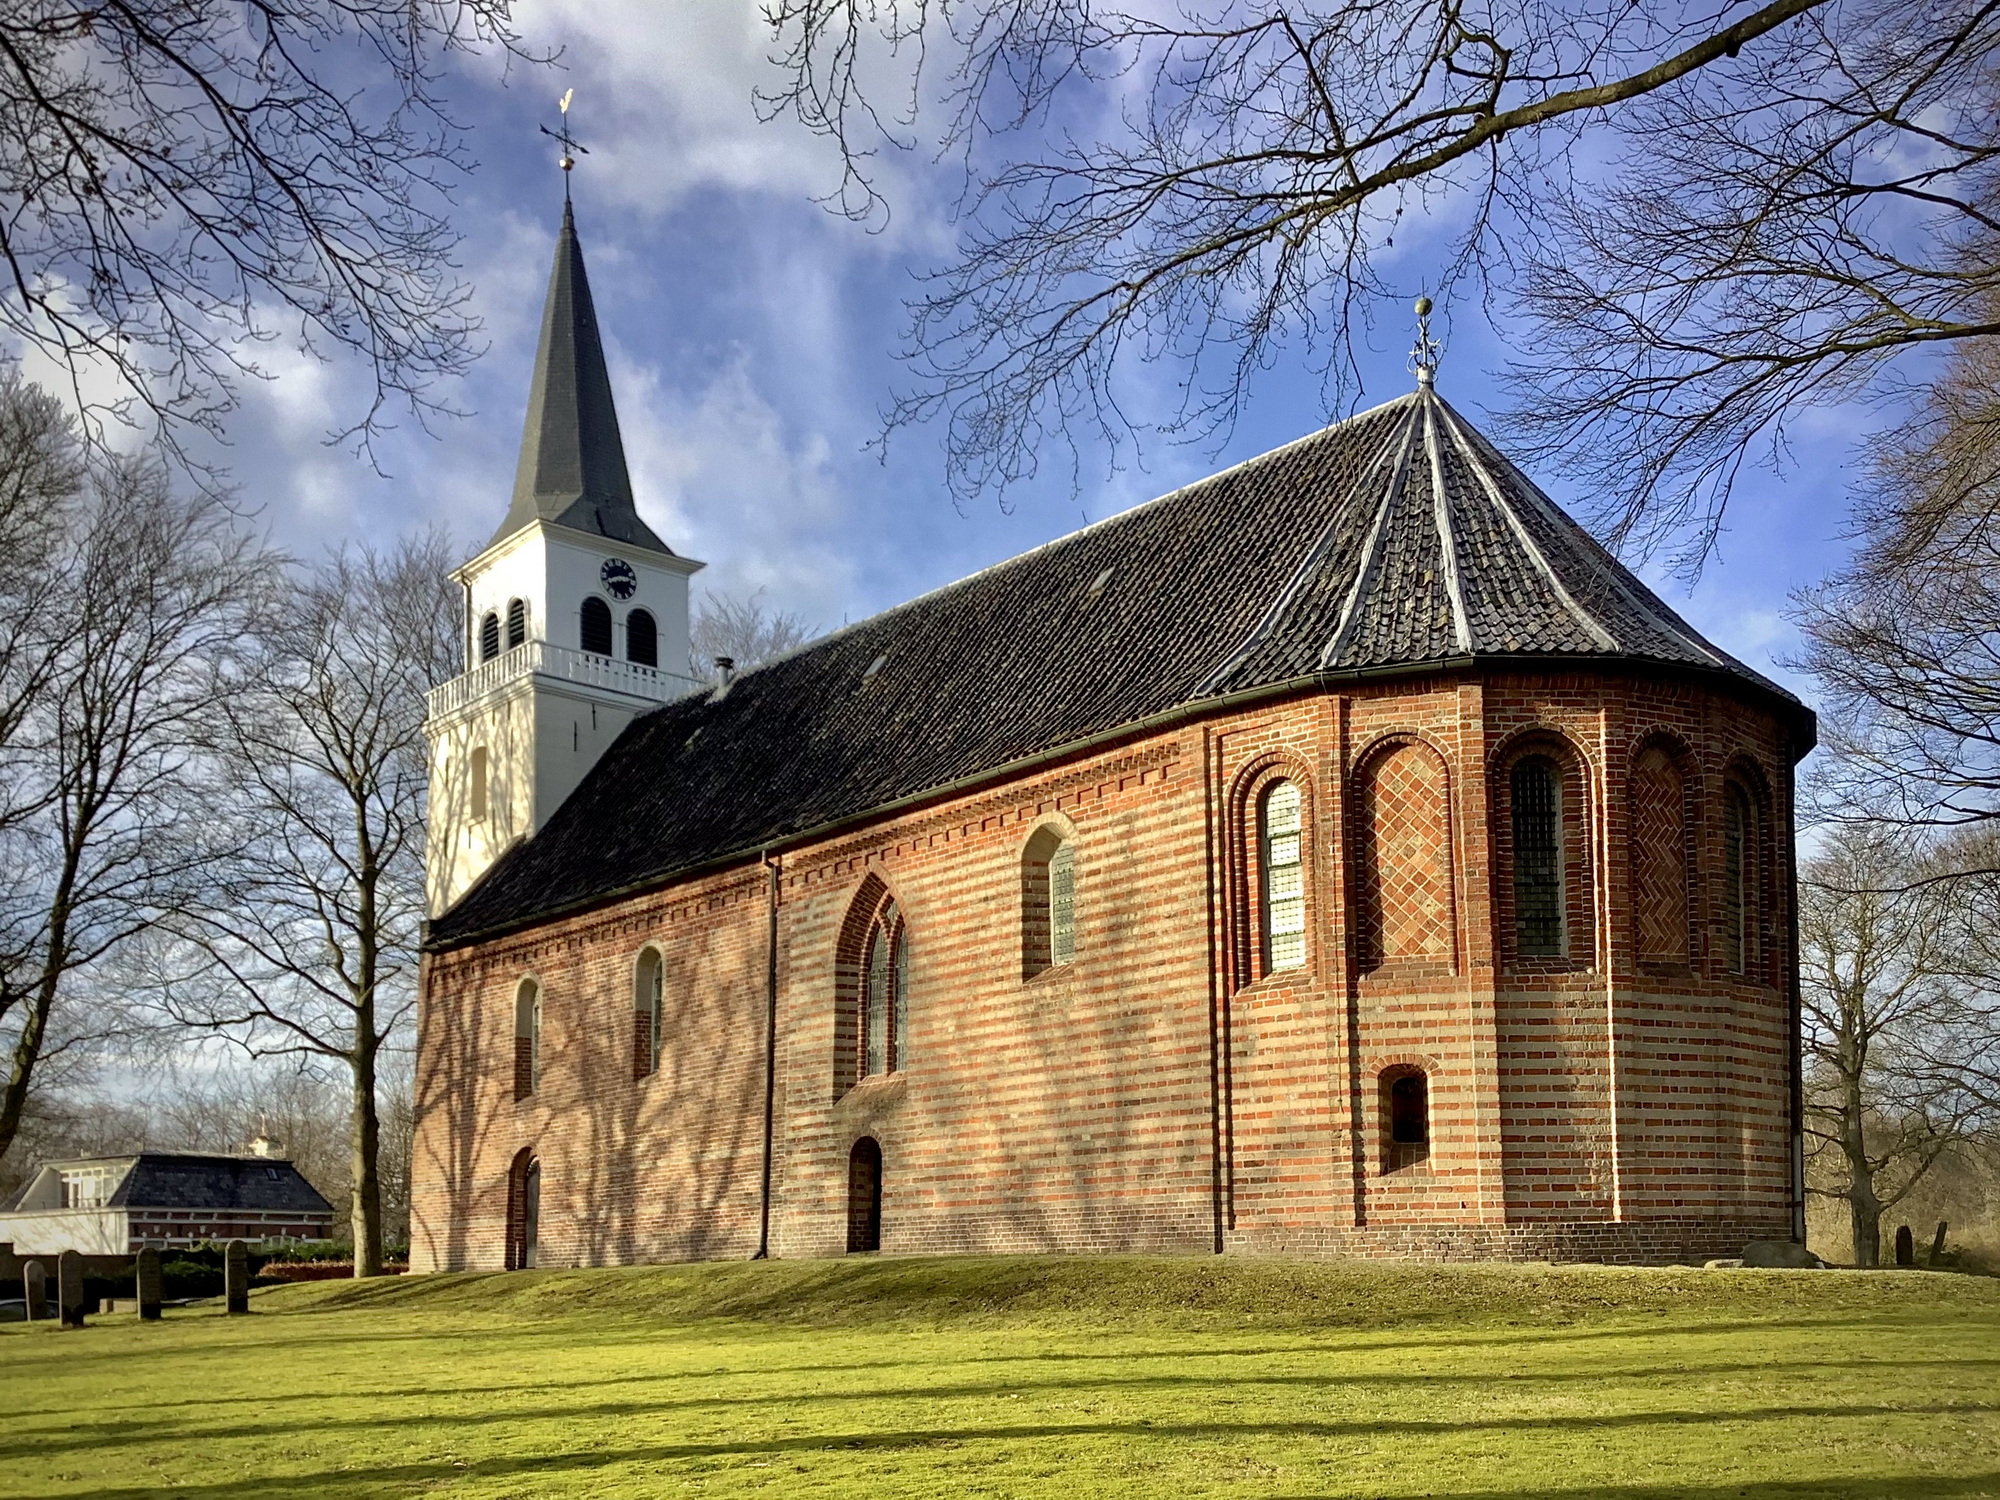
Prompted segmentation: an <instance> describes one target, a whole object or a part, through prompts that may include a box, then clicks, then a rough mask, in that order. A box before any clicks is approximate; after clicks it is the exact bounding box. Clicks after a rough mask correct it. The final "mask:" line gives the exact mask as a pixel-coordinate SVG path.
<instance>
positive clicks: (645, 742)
mask: <svg viewBox="0 0 2000 1500" xmlns="http://www.w3.org/2000/svg"><path fill="white" fill-rule="evenodd" d="M1577 657H1583V658H1592V659H1598V660H1603V661H1606V662H1611V661H1616V660H1632V661H1644V662H1654V663H1661V664H1666V665H1669V666H1673V667H1678V668H1685V669H1691V670H1695V671H1699V672H1704V673H1716V674H1720V675H1723V676H1727V677H1732V678H1735V679H1737V680H1738V681H1739V682H1741V683H1742V684H1743V685H1744V686H1745V687H1746V688H1748V689H1750V690H1752V691H1754V692H1756V693H1757V694H1759V695H1765V696H1768V697H1771V698H1775V699H1777V700H1779V701H1780V703H1781V704H1782V705H1783V706H1784V707H1786V708H1788V709H1789V710H1791V711H1792V712H1793V713H1795V714H1796V715H1797V716H1798V722H1799V725H1800V732H1801V737H1802V740H1804V741H1805V742H1808V743H1809V739H1810V736H1811V733H1812V728H1811V724H1812V720H1811V715H1810V713H1808V712H1807V711H1806V710H1805V709H1804V708H1803V706H1801V705H1799V703H1798V701H1797V700H1796V699H1795V698H1793V697H1792V696H1791V695H1790V694H1788V693H1786V692H1785V691H1784V690H1783V689H1782V688H1780V687H1778V686H1777V685H1776V684H1774V683H1772V682H1770V681H1769V680H1768V679H1766V678H1764V677H1762V676H1759V675H1758V674H1757V673H1756V672H1754V671H1752V670H1751V669H1750V668H1749V667H1746V666H1745V665H1743V664H1742V663H1741V662H1738V661H1736V660H1735V659H1734V658H1733V657H1730V656H1729V655H1727V654H1726V653H1724V652H1723V651H1721V650H1720V649H1719V648H1717V647H1715V646H1713V645H1711V644H1710V643H1709V642H1707V641H1706V640H1704V639H1703V638H1702V637H1701V636H1700V635H1699V634H1697V633H1696V632H1695V631H1694V629H1693V628H1692V627H1690V626H1689V625H1688V624H1687V623H1686V622H1685V621H1683V620H1682V619H1681V618H1680V617H1679V616H1678V615H1677V614H1675V613H1674V612H1673V610H1671V609H1669V608H1668V607H1667V606H1666V605H1665V604H1664V603H1662V602H1661V601H1660V600H1659V599H1658V598H1656V597H1655V596H1654V595H1653V594H1652V593H1651V592H1650V591H1649V590H1648V589H1647V588H1646V586H1645V585H1644V584H1643V583H1641V582H1640V581H1639V580H1638V579H1637V578H1635V577H1634V576H1633V575H1632V574H1631V573H1630V572H1629V571H1627V570H1626V569H1625V568H1624V567H1622V566H1621V565H1620V564H1619V563H1618V562H1617V561H1616V560H1615V559H1613V558H1612V557H1611V556H1610V555H1609V554H1608V553H1607V552H1606V551H1605V550H1604V549H1603V548H1602V547H1600V546H1598V544H1597V543H1596V542H1595V541H1593V540H1592V539H1591V538H1590V536H1589V535H1588V534H1587V533H1586V532H1584V530H1583V529H1582V528H1581V527H1580V526H1578V525H1577V524H1576V523H1575V522H1574V521H1572V520H1571V519H1570V518H1569V517H1568V516H1567V515H1565V514H1564V513H1563V512H1562V511H1561V509H1559V508H1558V507H1557V506H1556V505H1555V503H1554V502H1553V501H1551V500H1550V499H1549V498H1548V497H1547V496H1545V495H1544V494H1542V492H1541V491H1540V490H1539V489H1537V488H1536V487H1535V486H1534V484H1533V483H1531V482H1530V481H1529V480H1528V479H1527V478H1526V476H1524V475H1523V474H1522V473H1521V472H1520V471H1519V470H1518V469H1516V468H1515V467H1514V466H1513V465H1512V464H1510V463H1509V462H1508V461H1507V460H1506V459H1505V458H1503V457H1501V456H1500V454H1499V453H1498V452H1496V451H1495V450H1494V449H1493V447H1492V446H1491V445H1490V444H1489V443H1487V442H1486V440H1485V439H1484V438H1482V437H1481V436H1480V435H1479V434H1478V433H1476V432H1475V431H1473V429H1472V427H1471V425H1470V424H1469V423H1467V422H1466V421H1465V419H1464V418H1463V417H1461V416H1459V415H1458V414H1457V413H1456V412H1454V411H1453V410H1452V409H1451V407H1450V406H1449V405H1448V404H1447V403H1446V402H1445V401H1444V400H1443V399H1441V398H1440V397H1438V396H1437V395H1435V394H1434V393H1433V392H1432V391H1431V390H1430V389H1429V388H1428V387H1426V388H1422V389H1420V390H1418V391H1417V392H1415V393H1413V394H1411V395H1409V396H1405V397H1402V398H1400V399H1398V400H1396V401H1392V402H1390V403H1388V404H1387V405H1385V406H1380V407H1377V408H1375V409H1374V410H1372V411H1369V412H1365V413H1363V414H1361V415H1359V416H1356V417H1352V418H1350V419H1348V420H1347V421H1344V422H1340V423H1337V424H1335V425H1334V426H1331V427H1328V428H1326V429H1324V430H1322V431H1320V432H1317V433H1314V434H1313V435H1311V436H1310V437H1307V438H1303V439H1301V440H1299V441H1298V442H1295V443H1292V444H1289V445H1288V446H1286V447H1283V448H1279V449H1277V450H1275V451H1274V452H1271V453H1267V454H1265V455H1263V456H1262V457H1260V458H1255V459H1251V460H1250V461H1248V462H1247V463H1243V464H1239V465H1237V466H1236V467H1235V468H1232V469H1228V470H1225V471H1224V472H1222V473H1220V474H1217V475H1215V476H1213V477H1211V478H1209V479H1204V480H1202V481H1200V482H1199V483H1196V484H1193V485H1190V486H1188V487H1187V488H1185V489H1182V490H1177V491H1175V492H1174V493H1172V494H1170V495H1167V496H1165V497H1163V498H1162V499H1159V500H1155V501H1152V502H1150V503H1148V504H1145V505H1141V506H1137V507H1135V508H1134V509H1132V510H1129V511H1126V512H1124V513H1123V514H1121V515H1118V516H1114V517H1112V518H1110V519H1109V520H1106V521H1101V522H1099V523H1097V524H1096V525H1094V526H1090V527H1087V528H1085V529H1084V530H1082V531H1079V532H1077V533H1075V534H1074V535H1071V536H1067V537H1064V538H1062V539H1061V540H1059V541H1056V542H1051V543H1049V544H1048V545H1046V546H1043V547H1039V548H1037V549H1035V550H1034V551H1032V552H1028V553H1025V554H1023V555H1022V556H1020V557H1017V558H1014V559H1013V560H1012V561H1010V562H1006V563H1002V564H1000V565H999V566H997V567H994V568H989V569H987V570H986V571H984V572H982V573H977V574H974V575H973V576H972V577H970V578H967V579H964V580H962V581H960V582H958V583H955V584H952V585H950V586H949V587H947V588H943V589H940V590H938V591H937V592H935V593H931V594H926V595H924V596H923V597H922V598H919V599H916V600H913V601H911V602H910V603H908V604H904V605H901V606H898V607H897V608H895V609H891V610H889V611H887V612H885V613H883V614H881V615H877V616H876V617H874V618H873V619H870V620H866V621H863V622H862V623H860V624H858V625H854V626H850V627H848V628H847V629H845V630H842V631H839V632H837V633H836V634H834V635H831V636H828V637H826V638H825V639H823V640H820V641H818V642H815V643H814V644H812V645H810V646H807V647H805V648H803V649H801V650H799V651H797V652H795V653H793V654H791V655H789V656H786V657H782V658H780V659H778V660H776V661H772V662H769V663H767V664H765V665H763V666H761V667H758V668H757V669H755V670H754V671H750V672H746V673H744V674H743V675H742V676H740V677H739V678H738V679H737V680H736V681H735V682H734V683H733V684H732V685H731V686H730V687H729V688H728V689H727V690H726V691H718V690H715V689H710V690H708V691H706V692H703V693H700V694H697V695H695V696H693V697H690V698H684V699H681V700H679V701H678V702H675V703H671V704H668V705H667V706H665V707H663V708H661V709H658V710H656V711H655V712H653V713H651V714H648V715H646V716H645V717H643V718H641V719H639V720H637V721H635V722H634V723H633V724H632V725H631V726H630V727H628V728H627V730H626V731H625V733H624V734H623V735H622V736H621V737H620V739H619V740H618V741H617V743H616V744H614V745H613V746H612V747H611V748H610V750H608V751H607V752H606V753H605V755H604V757H603V758H602V760H600V761H599V762H598V764H597V766H596V767H595V768H594V769H593V770H592V772H591V773H590V775H589V776H587V777H586V778H585V780H584V782H583V784H582V785H581V786H580V787H578V789H577V790H576V792H575V793H574V794H572V795H571V797H570V798H569V800H568V801H567V802H566V803H564V804H563V806H562V807H561V808H559V809H558V810H557V811H556V813H555V815H554V816H553V817H552V818H551V819H550V820H549V822H548V824H547V825H546V826H545V827H544V828H543V829H542V830H541V831H540V832H539V833H538V834H536V835H535V836H534V837H533V838H532V839H530V840H528V841H526V842H525V843H522V844H519V845H516V846H515V847H514V848H513V849H512V850H510V851H509V852H508V853H507V854H506V855H504V856H503V857H502V858H501V859H500V860H499V861H498V862H497V863H496V864H495V866H494V867H493V869H492V870H491V871H489V872H488V874H487V876H486V878H485V879H483V880H482V881H481V882H480V883H479V884H478V885H476V886H474V887H473V889H472V890H471V891H469V892H468V893H467V894H466V896H465V897H464V898H463V899H462V900H461V901H460V902H459V903H458V904H457V905H456V906H455V907H453V908H452V909H451V910H450V911H449V912H447V913H445V914H444V915H443V916H442V917H441V918H440V919H439V920H438V921H437V922H436V923H435V924H433V927H432V937H431V941H432V944H433V946H436V947H447V946H451V945H453V944H456V943H462V942H465V941H468V940H470V939H472V938H475V937H478V936H482V935H485V934H489V933H493V932H496V931H499V930H503V929H506V928H509V927H513V926H517V925H519V924H522V923H525V922H529V921H532V920H535V919H538V918H541V917H545V916H547V915H550V914H552V913H555V912H557V911H561V910H565V909H568V908H572V907H576V906H580V905H584V904H587V903H589V902H591V901H595V900H599V899H602V898H604V897H606V896H609V895H611V894H613V893H615V892H620V891H625V890H630V889H634V888H638V887H642V886H644V885H646V884H649V883H653V882H657V881H661V880H664V879H666V878H668V877H670V876H673V875H675V874H677V873H680V872H683V871H687V870H691V869H694V868H697V867H699V866H703V865H706V864H710V863H713V862H716V861H718V860H723V859H727V858H730V857H740V856H747V855H751V854H754V853H755V852H756V851H757V850H758V849H759V848H761V847H766V846H769V845H771V844H773V843H776V842H778V841H781V840H783V839H785V838H787V837H789V836H793V835H797V834H800V833H803V832H806V831H807V830H813V829H820V828H824V827H827V826H829V825H835V824H838V823H840V822H842V821H845V820H850V819H854V818H858V817H860V816H863V815H865V814H867V813H869V812H870V811H872V810H875V809H879V808H882V807H885V806H887V805H890V804H892V803H896V802H899V801H902V800H904V799H908V798H912V797H916V796H919V795H921V794H923V793H925V792H928V791H931V790H934V789H937V788H941V787H945V786H947V785H952V784H956V783H959V782H962V781H965V780H967V779H969V778H974V777H977V776H979V775H981V774H984V773H987V772H992V771H995V770H997V769H999V768H1001V767H1003V766H1006V765H1009V764H1010V763H1013V762H1016V761H1020V760H1022V759H1024V758H1028V757H1032V756H1036V755H1038V754H1043V753H1048V752H1053V751H1057V750H1060V749H1061V748H1062V747H1064V746H1067V745H1073V744H1076V743H1078V742H1080V741H1084V740H1088V739H1092V738H1094V737H1097V736H1101V735H1104V734H1106V733H1110V732H1115V731H1116V730H1118V729H1119V728H1120V727H1121V726H1125V725H1131V724H1135V723H1138V722H1140V721H1143V720H1147V719H1149V718H1152V717H1154V716H1157V715H1160V714H1163V713H1166V712H1168V711H1170V710H1174V709H1176V708H1179V707H1188V706H1193V707H1198V706H1199V705H1200V704H1201V703H1202V702H1203V701H1204V700H1209V699H1216V698H1221V697H1225V696H1228V695H1231V694H1235V693H1239V692H1243V691H1246V690H1254V689H1257V688H1260V687H1270V686H1274V685H1278V684H1284V683H1289V682H1295V681H1298V680H1300V679H1306V678H1311V677H1313V676H1314V675H1315V674H1327V675H1329V676H1335V677H1347V676H1354V675H1360V674H1372V673H1376V672H1384V671H1406V670H1411V669H1418V670H1420V669H1422V668H1423V667H1425V666H1426V665H1432V664H1445V663H1452V662H1465V661H1467V660H1469V659H1484V660H1507V659H1520V660H1530V659H1535V658H1543V659H1548V658H1577ZM1803 748H1804V745H1803V744H1802V745H1801V749H1803Z"/></svg>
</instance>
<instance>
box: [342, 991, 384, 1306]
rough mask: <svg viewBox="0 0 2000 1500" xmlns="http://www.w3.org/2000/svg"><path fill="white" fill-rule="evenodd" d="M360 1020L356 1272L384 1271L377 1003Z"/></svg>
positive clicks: (353, 1136) (356, 1077)
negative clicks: (376, 1091) (376, 1082)
mask: <svg viewBox="0 0 2000 1500" xmlns="http://www.w3.org/2000/svg"><path fill="white" fill-rule="evenodd" d="M356 1020H357V1021H358V1022H359V1023H360V1024H359V1025H358V1026H357V1028H356V1032H355V1045H354V1055H353V1058H352V1059H351V1061H352V1064H353V1072H354V1118H353V1124H352V1129H351V1131H350V1138H351V1141H352V1144H353V1150H354V1195H353V1198H352V1200H351V1203H352V1216H353V1226H352V1227H353V1233H354V1274H355V1275H356V1276H380V1275H381V1274H382V1177H381V1171H380V1166H379V1163H380V1160H381V1150H380V1147H381V1136H382V1123H381V1119H380V1117H379V1115H378V1113H377V1110H376V1103H375V1050H376V1043H375V1019H374V1006H372V1005H370V1006H367V1007H365V1008H364V1011H363V1014H362V1015H361V1016H358V1017H357V1018H356Z"/></svg>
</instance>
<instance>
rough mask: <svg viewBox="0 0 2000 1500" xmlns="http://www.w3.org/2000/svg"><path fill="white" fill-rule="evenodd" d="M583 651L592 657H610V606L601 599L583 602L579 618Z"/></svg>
mask: <svg viewBox="0 0 2000 1500" xmlns="http://www.w3.org/2000/svg"><path fill="white" fill-rule="evenodd" d="M580 630H581V640H582V645H583V649H584V650H586V651H588V652H589V653H590V654H591V655H592V656H609V655H611V606H610V605H608V604H606V603H605V602H604V601H603V600H602V599H586V600H584V601H583V612H582V617H581V625H580Z"/></svg>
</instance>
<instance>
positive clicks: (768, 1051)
mask: <svg viewBox="0 0 2000 1500" xmlns="http://www.w3.org/2000/svg"><path fill="white" fill-rule="evenodd" d="M758 857H759V859H761V860H762V861H763V865H764V869H765V871H766V873H767V879H766V883H765V903H764V904H765V911H766V912H767V914H768V916H767V920H766V923H765V936H766V939H767V941H768V945H769V946H768V951H767V961H766V963H765V967H764V1182H763V1188H762V1192H761V1195H760V1197H759V1204H758V1219H757V1253H756V1254H755V1255H753V1256H751V1257H750V1258H751V1259H752V1260H769V1259H770V1258H771V1165H772V1159H773V1157H774V1155H775V1153H776V1149H777V1137H776V1129H775V1127H776V1122H777V1108H778V882H779V880H780V878H781V873H782V872H781V867H780V866H779V864H778V862H777V861H776V860H773V859H772V858H771V852H770V850H768V849H765V850H762V851H760V852H759V855H758Z"/></svg>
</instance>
